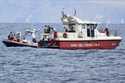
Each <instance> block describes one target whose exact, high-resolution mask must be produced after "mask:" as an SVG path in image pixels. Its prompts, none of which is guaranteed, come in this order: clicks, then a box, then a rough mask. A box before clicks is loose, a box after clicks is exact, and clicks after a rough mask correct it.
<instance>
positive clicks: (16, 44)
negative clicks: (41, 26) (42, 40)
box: [2, 40, 37, 48]
mask: <svg viewBox="0 0 125 83" xmlns="http://www.w3.org/2000/svg"><path fill="white" fill-rule="evenodd" d="M2 42H3V43H4V44H5V45H6V46H7V47H34V48H37V45H31V44H28V43H21V42H16V41H13V40H3V41H2Z"/></svg>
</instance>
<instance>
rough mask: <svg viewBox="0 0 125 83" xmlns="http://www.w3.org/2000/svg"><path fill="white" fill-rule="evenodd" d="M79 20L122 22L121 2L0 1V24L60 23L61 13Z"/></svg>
mask: <svg viewBox="0 0 125 83" xmlns="http://www.w3.org/2000/svg"><path fill="white" fill-rule="evenodd" d="M63 8H64V10H65V12H66V13H68V14H71V15H72V14H73V10H74V8H75V9H76V10H77V16H78V17H79V18H81V19H83V20H92V21H100V22H105V23H124V19H125V0H0V22H53V23H55V22H60V17H61V13H60V12H61V11H62V9H63Z"/></svg>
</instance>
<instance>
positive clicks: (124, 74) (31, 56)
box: [0, 23, 125, 83]
mask: <svg viewBox="0 0 125 83" xmlns="http://www.w3.org/2000/svg"><path fill="white" fill-rule="evenodd" d="M50 25H52V26H53V27H55V28H56V30H63V29H62V26H61V25H60V24H50ZM43 26H44V24H41V23H37V24H26V23H3V24H0V83H125V25H120V24H115V25H109V27H110V29H113V30H116V31H117V32H118V34H119V35H120V36H121V37H122V38H123V40H122V42H121V43H120V46H119V47H117V48H116V49H112V50H96V49H94V50H62V49H45V48H30V47H6V46H5V45H4V44H3V43H2V40H3V39H5V38H6V37H7V35H8V33H9V32H10V31H12V32H16V31H24V30H25V29H27V28H36V29H37V30H42V29H43V28H42V27H43Z"/></svg>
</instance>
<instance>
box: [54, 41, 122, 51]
mask: <svg viewBox="0 0 125 83" xmlns="http://www.w3.org/2000/svg"><path fill="white" fill-rule="evenodd" d="M120 41H121V40H95V41H93V40H90V41H56V44H57V46H58V47H59V48H61V49H113V48H116V47H117V46H118V45H119V43H120Z"/></svg>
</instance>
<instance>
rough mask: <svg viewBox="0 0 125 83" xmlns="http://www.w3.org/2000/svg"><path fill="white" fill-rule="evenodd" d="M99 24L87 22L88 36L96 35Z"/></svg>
mask: <svg viewBox="0 0 125 83" xmlns="http://www.w3.org/2000/svg"><path fill="white" fill-rule="evenodd" d="M96 27H97V24H87V36H88V37H95V28H96Z"/></svg>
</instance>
